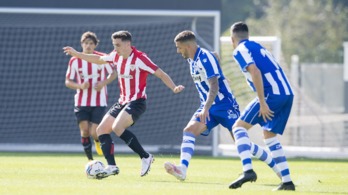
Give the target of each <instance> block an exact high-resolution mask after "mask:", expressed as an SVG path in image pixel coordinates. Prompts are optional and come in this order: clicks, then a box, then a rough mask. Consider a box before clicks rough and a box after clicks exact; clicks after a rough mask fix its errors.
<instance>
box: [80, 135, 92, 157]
mask: <svg viewBox="0 0 348 195" xmlns="http://www.w3.org/2000/svg"><path fill="white" fill-rule="evenodd" d="M81 143H82V146H83V149H84V151H85V153H86V156H87V158H88V160H93V155H92V143H91V138H90V137H81Z"/></svg>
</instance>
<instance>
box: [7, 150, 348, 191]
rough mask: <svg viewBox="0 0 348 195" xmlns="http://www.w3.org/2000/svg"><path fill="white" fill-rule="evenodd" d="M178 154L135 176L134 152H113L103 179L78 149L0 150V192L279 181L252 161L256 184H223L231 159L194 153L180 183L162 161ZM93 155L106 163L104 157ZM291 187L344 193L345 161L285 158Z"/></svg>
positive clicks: (269, 184)
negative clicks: (113, 169)
mask: <svg viewBox="0 0 348 195" xmlns="http://www.w3.org/2000/svg"><path fill="white" fill-rule="evenodd" d="M178 158H179V156H161V155H155V159H156V160H155V162H154V164H153V166H152V169H151V171H150V173H149V174H148V175H147V176H145V177H140V160H139V158H138V157H136V156H135V155H116V162H117V164H118V166H119V167H120V174H119V175H117V176H110V177H108V178H106V179H103V180H93V179H87V178H86V175H85V173H84V165H85V164H86V163H87V160H86V158H85V156H83V155H82V154H65V153H52V154H47V153H0V194H1V195H7V194H25V195H31V194H33V195H34V194H35V195H37V194H50V195H51V194H84V195H87V194H93V195H97V194H122V195H128V194H141V195H145V194H164V195H170V194H176V195H178V194H179V195H180V194H182V195H187V194H214V195H215V194H271V193H275V192H272V189H273V188H275V187H276V186H277V184H279V182H280V181H279V179H278V178H277V177H276V175H275V174H274V173H273V172H272V171H271V170H270V169H269V168H268V167H267V166H266V165H265V164H263V163H262V162H260V161H258V160H254V163H253V164H254V169H255V171H256V172H257V174H258V180H257V181H256V182H255V183H246V184H244V185H243V187H242V188H239V189H237V190H230V189H228V185H229V183H230V182H231V181H233V180H234V179H236V178H237V177H238V174H239V173H240V172H241V164H240V161H239V159H236V158H232V159H231V158H211V157H199V156H194V158H193V159H192V161H191V164H190V168H189V172H188V175H187V179H186V181H184V182H180V181H178V180H176V179H175V178H174V177H172V176H170V175H168V174H167V173H166V172H165V171H164V168H163V163H164V162H166V161H174V162H176V163H177V162H178ZM96 159H98V160H101V161H102V162H105V160H104V159H103V157H100V156H97V157H96ZM289 165H290V168H291V172H292V178H293V180H294V182H295V184H296V188H297V189H296V190H297V191H296V192H277V194H295V193H296V194H298V193H300V194H348V160H347V161H342V160H341V161H338V160H335V161H334V160H330V161H329V160H309V159H289Z"/></svg>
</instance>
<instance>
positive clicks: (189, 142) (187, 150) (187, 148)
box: [180, 132, 196, 168]
mask: <svg viewBox="0 0 348 195" xmlns="http://www.w3.org/2000/svg"><path fill="white" fill-rule="evenodd" d="M195 141H196V138H195V135H194V134H192V133H190V132H184V135H183V137H182V143H181V155H180V159H181V164H182V165H184V166H185V167H186V168H187V167H188V166H189V164H190V160H191V158H192V155H193V152H194V149H195Z"/></svg>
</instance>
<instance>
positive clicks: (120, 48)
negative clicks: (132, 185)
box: [63, 31, 184, 179]
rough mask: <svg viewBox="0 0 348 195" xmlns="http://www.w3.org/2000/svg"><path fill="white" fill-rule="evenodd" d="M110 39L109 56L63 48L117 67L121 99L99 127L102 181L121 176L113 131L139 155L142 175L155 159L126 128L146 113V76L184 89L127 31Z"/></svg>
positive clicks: (116, 33)
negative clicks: (112, 49)
mask: <svg viewBox="0 0 348 195" xmlns="http://www.w3.org/2000/svg"><path fill="white" fill-rule="evenodd" d="M111 39H112V44H113V45H114V48H115V49H114V51H112V52H111V53H110V54H109V55H107V56H98V55H93V54H89V55H88V54H83V53H80V52H76V51H75V50H74V49H73V48H71V47H64V48H63V49H64V52H65V53H66V54H69V55H72V56H75V57H78V58H82V59H84V60H87V61H89V62H92V63H96V64H105V63H108V62H113V63H114V64H115V66H116V70H117V75H118V84H119V87H120V98H119V99H118V102H116V103H115V104H114V105H113V106H112V107H111V108H110V110H109V112H108V113H107V114H106V115H105V116H104V118H103V120H102V122H101V123H100V125H99V126H98V128H97V134H98V136H99V140H100V143H101V146H102V150H103V154H104V156H105V158H106V160H107V162H108V166H107V168H106V169H105V170H104V171H105V172H104V174H103V176H102V177H101V178H105V177H108V176H110V175H116V174H118V173H119V168H118V167H117V166H116V162H115V157H114V144H113V142H112V139H111V136H110V133H111V132H112V131H113V132H114V133H115V134H116V135H117V136H118V137H120V138H121V139H122V140H123V141H124V142H125V143H126V144H127V145H128V146H129V147H130V148H131V149H132V150H133V151H134V152H135V153H137V154H138V155H139V157H140V158H141V162H142V167H141V172H140V175H141V176H145V175H146V174H147V173H148V171H149V170H150V167H151V164H152V162H153V160H154V158H153V155H152V154H150V153H148V152H146V151H145V150H144V149H143V147H142V146H141V144H140V143H139V141H138V139H137V138H136V136H135V135H134V134H133V133H132V132H131V131H129V130H127V128H128V127H130V126H131V125H133V124H134V123H135V122H136V121H137V120H138V119H139V117H140V116H141V115H142V114H143V113H144V112H145V110H146V97H147V96H146V92H145V91H146V79H147V76H148V75H149V74H153V75H155V76H156V77H158V78H159V79H161V80H162V82H163V83H164V84H165V85H166V86H167V87H168V88H170V89H171V90H172V91H173V92H174V93H180V92H181V91H182V90H183V89H184V86H182V85H178V86H176V85H175V84H174V82H173V81H172V79H171V78H170V77H169V76H168V75H167V74H166V73H165V72H164V71H163V70H162V69H161V68H159V67H158V66H157V65H156V64H154V63H153V62H152V61H151V60H150V58H148V57H147V56H146V54H145V53H143V52H141V51H139V50H137V49H136V48H135V47H133V46H132V35H131V33H129V32H128V31H118V32H115V33H113V34H112V36H111ZM101 178H99V179H101Z"/></svg>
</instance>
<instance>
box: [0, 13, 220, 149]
mask: <svg viewBox="0 0 348 195" xmlns="http://www.w3.org/2000/svg"><path fill="white" fill-rule="evenodd" d="M0 14H1V15H2V16H4V17H3V19H2V20H1V19H0V25H2V24H6V25H2V26H6V27H8V29H9V30H8V32H10V31H11V30H14V29H15V28H17V27H18V28H22V27H23V26H25V27H28V28H31V26H30V25H29V24H26V23H23V22H22V23H20V24H15V21H11V22H10V19H7V17H8V18H11V17H12V16H11V15H21V16H22V18H20V19H23V18H24V19H25V17H26V16H27V15H28V16H29V15H34V16H36V17H34V18H36V19H37V18H38V19H42V20H45V19H46V18H45V17H47V16H49V17H47V20H51V19H52V18H53V17H56V15H58V17H56V19H57V20H58V21H55V20H53V21H52V22H51V23H49V22H50V21H49V22H47V20H46V21H44V22H47V23H48V24H49V25H51V27H52V31H49V32H48V33H47V34H49V33H52V32H55V31H56V30H59V29H57V28H58V27H61V26H63V25H65V24H64V21H63V20H64V19H65V18H68V16H69V17H70V16H71V15H73V17H75V16H76V18H78V19H79V21H81V18H89V19H90V18H92V17H90V16H93V17H109V18H111V17H114V16H115V19H114V21H113V22H114V23H115V25H118V24H117V23H118V22H119V21H117V18H118V17H121V18H122V19H123V18H126V17H128V18H131V19H130V20H131V22H134V21H136V22H139V21H138V20H137V19H140V20H141V21H144V20H145V19H143V18H147V17H149V18H151V19H154V20H155V23H154V24H156V25H157V23H159V20H161V19H163V20H164V19H166V18H169V17H172V18H177V20H179V21H180V22H182V21H184V22H186V23H191V24H190V25H185V26H181V27H182V28H187V29H188V30H192V31H194V32H195V33H196V36H197V40H198V42H199V44H200V45H201V46H202V47H205V48H207V49H210V50H213V51H218V52H219V51H220V24H221V21H220V20H221V19H220V11H197V10H185V11H183V10H132V9H68V8H57V9H56V8H14V7H0ZM41 16H42V17H41ZM64 16H65V17H64ZM5 17H6V18H5ZM60 17H61V18H64V19H60ZM92 19H93V18H92ZM172 20H175V19H172ZM172 20H170V22H172ZM18 21H20V20H18ZM110 21H111V20H110ZM1 22H3V23H1ZM34 22H36V21H34ZM56 22H57V24H58V25H57V26H58V27H56V26H54V25H55V23H56ZM67 22H69V20H67ZM87 22H88V21H87ZM121 22H123V24H124V26H127V25H128V26H129V25H134V24H133V23H131V24H128V23H127V21H121ZM145 22H147V23H151V22H152V20H151V21H145ZM161 22H163V21H161ZM12 23H13V24H12ZM147 23H146V24H144V23H141V24H139V25H137V26H140V27H137V28H138V32H136V31H134V34H136V33H138V34H139V31H140V30H139V29H140V28H141V27H142V25H143V26H145V27H147V26H146V25H147ZM22 24H23V25H22ZM123 24H122V25H123ZM175 24H176V25H178V26H180V25H181V23H180V24H177V23H175ZM11 25H12V26H11ZM13 25H14V27H13ZM35 25H36V24H35ZM37 25H40V24H37ZM59 25H60V26H59ZM69 25H70V26H71V28H74V27H75V26H73V25H71V24H70V23H69ZM93 25H94V24H93ZM103 25H107V24H106V23H105V24H103ZM166 25H167V26H168V25H171V23H170V24H168V23H166ZM41 26H42V24H41ZM95 26H96V27H97V28H98V30H100V28H103V26H97V25H95ZM134 26H135V25H134ZM162 26H163V25H162ZM162 26H161V25H159V27H157V28H158V29H161V28H162V29H163V28H165V27H162ZM34 27H36V26H34ZM68 27H69V26H68ZM68 27H67V30H66V31H64V32H70V33H66V34H64V35H63V36H61V35H60V34H57V37H59V38H56V37H53V39H61V41H62V42H63V41H64V42H67V43H69V42H68V41H70V43H71V42H72V40H76V39H73V35H72V34H74V33H75V32H80V30H81V29H87V30H88V28H80V29H77V30H76V31H74V32H72V33H71V31H68V30H69V29H68ZM110 28H112V27H110ZM134 28H135V27H134ZM114 29H115V28H114ZM116 29H117V28H116ZM176 29H179V27H177V28H176ZM201 29H203V31H201ZM5 30H7V29H5ZM5 30H4V31H5ZM35 30H36V29H34V30H32V31H30V32H34V33H33V34H34V36H35V35H36V34H35V32H36V31H35ZM146 30H147V31H145V32H149V31H150V32H153V31H151V30H153V29H150V28H147V29H146ZM156 30H157V29H156ZM182 30H184V29H182ZM6 32H7V31H6ZM58 32H61V31H58ZM64 32H63V33H64ZM156 32H157V31H156ZM178 32H180V31H176V30H175V31H170V29H163V30H162V31H160V32H159V34H158V36H162V35H163V34H164V33H167V34H169V33H170V34H169V35H170V36H172V33H178ZM106 33H108V38H109V36H110V35H111V33H112V31H110V30H109V29H108V32H106ZM8 34H9V35H8V36H11V34H13V33H8ZM47 34H45V33H42V36H46V37H45V39H46V40H52V39H50V38H51V37H49V35H47ZM100 34H102V33H100ZM75 35H76V33H75ZM68 36H70V37H68ZM66 37H68V38H69V39H68V38H66ZM98 37H99V35H98ZM138 37H139V36H138ZM163 37H164V36H163ZM167 37H168V36H166V38H167ZM207 37H208V38H207ZM39 38H41V37H38V39H39ZM65 38H66V39H65ZM135 38H137V36H135ZM140 39H141V38H138V40H140ZM173 39H174V37H171V38H170V43H171V44H168V45H169V47H171V49H172V48H174V49H175V45H174V44H173ZM14 40H15V39H14ZM152 40H153V39H151V40H149V41H148V42H150V41H152ZM154 40H155V41H156V39H154ZM39 41H40V40H39ZM54 41H56V40H54ZM161 41H162V40H161ZM148 42H146V43H143V42H141V44H142V47H146V48H147V49H151V47H152V44H150V43H149V44H148ZM103 44H104V42H103ZM105 44H107V43H105ZM146 44H148V45H146ZM108 45H111V44H108ZM144 45H145V46H144ZM47 47H49V45H48V44H47ZM163 48H164V49H166V48H167V47H163ZM57 51H58V50H57ZM109 51H110V50H109ZM170 51H172V50H170ZM57 55H58V56H59V55H61V53H59V54H57ZM175 55H177V54H176V53H174V52H172V53H170V55H168V54H167V55H163V56H164V57H163V59H165V60H167V59H168V58H169V59H170V60H171V59H172V57H171V56H175ZM60 58H61V57H60ZM178 58H179V57H178ZM180 60H181V61H180V62H181V63H182V62H183V61H184V60H182V58H180ZM182 69H183V68H182ZM180 71H186V72H188V69H185V70H180ZM178 72H179V71H178ZM177 74H179V73H177ZM178 82H179V81H178ZM63 92H64V91H63ZM187 93H197V92H196V91H193V92H191V91H190V92H189V91H187V92H186V94H187ZM71 98H73V97H71ZM197 101H198V99H197ZM185 102H186V101H185ZM187 102H188V104H190V103H189V101H187ZM198 102H199V101H198ZM109 104H110V103H109ZM62 105H66V104H62ZM178 107H180V106H178ZM33 112H34V113H36V112H35V110H34V111H33ZM37 112H39V111H37ZM181 112H183V111H181ZM193 112H194V110H193V111H192V113H190V114H193ZM187 113H188V112H187ZM4 118H5V117H4ZM8 118H12V117H8ZM189 119H190V118H187V121H188V120H189ZM0 120H2V119H1V115H0ZM4 120H5V119H4ZM73 120H74V118H72V119H71V120H70V121H67V120H65V119H64V120H62V121H64V122H67V123H68V122H71V121H73ZM144 120H145V119H144V117H142V121H141V122H143V121H144ZM181 120H182V119H180V121H179V122H181ZM5 122H6V125H10V124H9V123H11V121H10V120H8V121H5ZM162 123H166V121H164V122H162ZM12 124H13V123H12ZM169 125H170V124H169ZM58 126H60V125H59V124H52V127H56V128H57V129H58V130H52V131H55V132H57V131H59V128H60V127H58ZM137 126H139V125H135V126H134V128H137ZM177 126H178V127H176V126H175V124H174V125H171V126H170V128H175V130H176V131H178V132H179V133H180V134H182V128H184V126H182V125H181V124H180V126H179V125H177ZM13 128H14V129H15V130H16V133H17V132H21V133H17V134H18V135H12V134H9V135H7V137H4V138H3V139H4V141H5V142H2V143H1V144H0V151H57V152H59V151H64V152H69V151H70V152H76V151H82V147H81V145H80V144H79V143H78V141H77V142H73V141H70V138H69V137H64V138H59V137H58V138H57V139H60V140H64V141H65V142H67V143H63V144H60V143H55V144H53V143H51V142H49V141H47V140H44V141H47V142H49V143H39V144H37V142H36V140H31V143H21V142H20V141H18V142H19V143H10V142H11V141H9V143H7V142H6V140H15V141H14V142H17V140H16V139H17V137H16V136H20V137H21V139H23V138H22V137H25V136H27V135H25V133H26V132H24V134H23V133H22V130H21V129H23V128H21V127H19V125H18V127H17V126H16V125H14V127H13ZM31 128H32V129H29V130H28V131H40V133H41V134H45V128H46V127H42V126H39V125H35V124H34V125H32V127H31ZM38 128H40V129H38ZM77 128H78V127H77V125H76V124H74V125H70V126H69V127H68V128H66V129H69V130H71V129H72V130H73V131H76V130H77V131H78V129H77ZM153 129H155V128H153ZM160 130H161V129H158V130H157V129H156V131H160ZM0 132H1V131H0ZM159 133H161V132H159ZM13 134H15V133H13ZM139 134H140V133H139ZM29 136H33V137H37V136H36V135H35V134H34V135H29ZM44 136H47V137H48V139H50V137H49V134H47V135H46V134H45V135H44ZM59 136H60V135H59ZM149 136H150V135H149ZM161 136H163V135H161V134H159V140H160V141H162V142H163V139H162V137H161ZM176 137H177V136H176ZM68 139H69V140H68ZM209 139H210V140H209V142H208V141H207V142H204V143H203V142H202V143H203V144H202V145H200V144H198V145H197V147H196V150H197V151H198V152H199V151H202V152H204V153H206V154H207V153H208V154H209V153H211V151H212V145H211V144H209V145H208V144H207V143H210V142H211V139H212V137H209ZM67 140H68V141H67ZM143 140H147V139H143ZM149 140H150V139H149ZM172 140H173V139H172ZM172 140H168V142H170V141H172ZM152 143H153V144H152ZM180 144H181V142H175V145H174V143H169V144H168V145H166V144H157V145H156V141H153V142H151V143H145V144H144V147H145V148H146V149H147V150H148V151H149V152H154V153H155V152H158V151H162V150H165V149H166V148H169V149H170V150H173V151H174V150H175V151H176V152H179V151H180ZM115 151H116V152H128V151H130V149H129V148H128V147H127V146H126V145H124V144H120V145H117V147H115Z"/></svg>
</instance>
